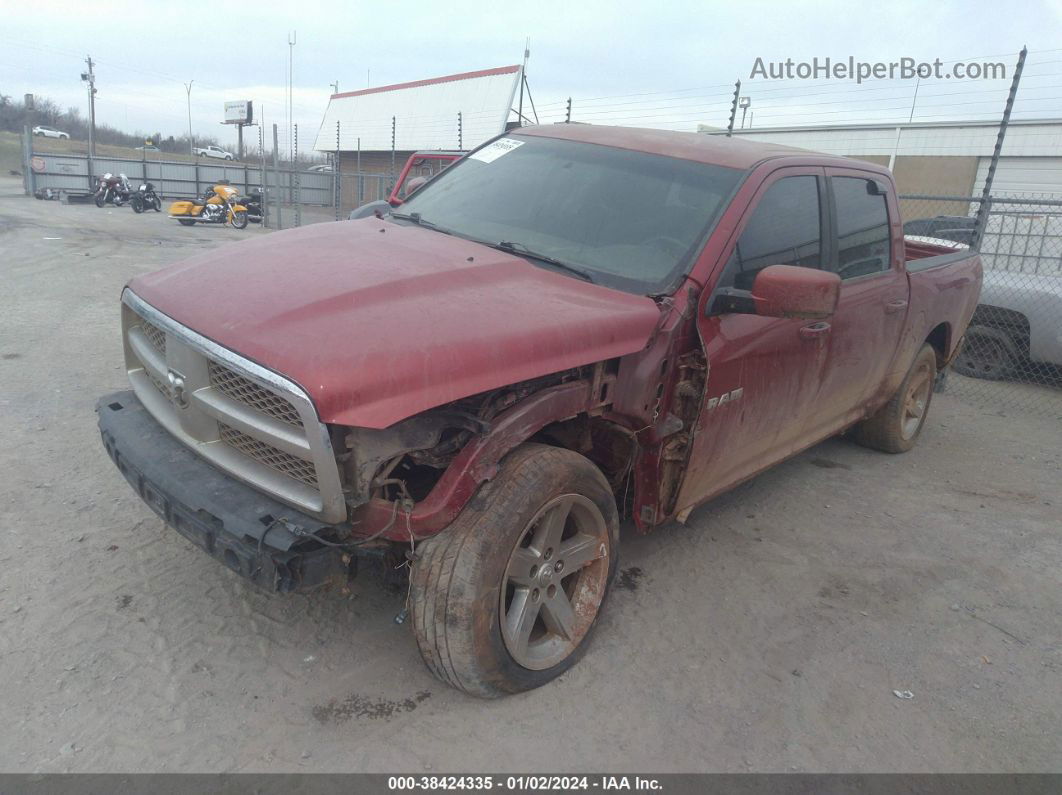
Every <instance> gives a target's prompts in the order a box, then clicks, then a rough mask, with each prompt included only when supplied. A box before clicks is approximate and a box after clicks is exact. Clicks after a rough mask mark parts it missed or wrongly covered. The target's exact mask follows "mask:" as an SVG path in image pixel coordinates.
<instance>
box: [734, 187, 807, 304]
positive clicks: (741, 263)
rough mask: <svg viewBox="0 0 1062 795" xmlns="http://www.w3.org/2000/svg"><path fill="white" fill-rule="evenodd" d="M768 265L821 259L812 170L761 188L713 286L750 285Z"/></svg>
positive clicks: (798, 263) (804, 265)
mask: <svg viewBox="0 0 1062 795" xmlns="http://www.w3.org/2000/svg"><path fill="white" fill-rule="evenodd" d="M768 265H798V266H801V267H805V268H819V267H821V265H822V215H821V213H820V210H819V181H818V178H817V177H815V176H812V175H806V176H803V175H802V176H796V177H783V178H782V179H780V180H778V181H777V182H775V183H774V184H773V185H771V186H770V187H769V188H768V189H767V192H766V193H764V194H763V196H762V198H761V199H760V201H759V203H758V204H757V205H756V208H755V209H754V210H753V213H752V218H750V219H749V223H748V225H747V226H746V227H745V229H744V231H743V232H742V233H741V237H740V238H739V239H738V242H737V244H736V245H735V246H734V251H733V253H732V254H731V255H730V259H729V260H727V264H726V268H725V269H724V270H723V275H722V276H721V277H720V279H719V284H718V287H719V288H730V287H732V288H736V289H738V290H751V289H752V282H753V281H754V280H755V278H756V274H757V273H759V272H760V271H761V270H763V269H764V268H766V267H767V266H768Z"/></svg>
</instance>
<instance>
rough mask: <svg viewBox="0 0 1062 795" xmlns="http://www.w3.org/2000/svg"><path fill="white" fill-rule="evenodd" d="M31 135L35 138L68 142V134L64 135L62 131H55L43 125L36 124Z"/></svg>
mask: <svg viewBox="0 0 1062 795" xmlns="http://www.w3.org/2000/svg"><path fill="white" fill-rule="evenodd" d="M33 134H34V135H37V136H42V137H44V138H60V139H62V138H65V139H66V140H68V141H69V140H70V134H69V133H65V132H63V131H62V130H57V129H55V128H54V127H45V126H44V125H43V124H38V125H37V126H36V127H34V128H33Z"/></svg>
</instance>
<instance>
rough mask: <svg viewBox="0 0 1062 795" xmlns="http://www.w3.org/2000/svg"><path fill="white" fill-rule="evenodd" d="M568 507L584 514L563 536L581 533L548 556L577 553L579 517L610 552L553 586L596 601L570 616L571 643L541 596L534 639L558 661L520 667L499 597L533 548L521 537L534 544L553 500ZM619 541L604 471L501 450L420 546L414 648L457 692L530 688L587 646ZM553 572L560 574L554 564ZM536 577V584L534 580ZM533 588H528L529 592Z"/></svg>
mask: <svg viewBox="0 0 1062 795" xmlns="http://www.w3.org/2000/svg"><path fill="white" fill-rule="evenodd" d="M573 495H574V496H573ZM558 501H559V502H558ZM567 503H575V504H576V505H578V506H581V507H579V508H578V510H577V511H576V510H575V509H569V510H572V511H573V513H572V514H571V515H572V516H575V513H577V512H579V511H582V512H583V513H582V514H580V516H579V517H576V518H575V519H569V520H562V521H561V524H562V525H563V526H564V527H567V528H568V530H565V531H564V532H565V533H568V532H575V531H578V533H579V535H578V536H571V537H567V536H565V541H566V542H567V543H566V544H562V545H559V546H558V547H557V550H558V552H557V553H556V555H557V556H556V557H554V558H553V560H555V561H557V562H558V563H559V562H560V557H561V551H560V550H561V549H562V546H563V547H564V548H565V549H573V548H574V545H573V544H571V542H572V540H573V539H575V538H584V536H583V534H582V530H581V529H580V528H581V527H582V525H581V524H580V522H585V521H586V519H585V517H590V516H593V517H596V518H598V519H600V520H601V524H600V527H601V536H600V537H601V539H602V543H605V544H607V548H606V549H605V550H604V551H605V555H604V557H598V556H599V555H600V545H597V546H596V547H595V550H596V551H595V552H594V553H593V555H594V557H595V558H596V559H595V560H591V561H590V562H588V563H587V564H585V567H580V568H577V569H575V571H577V572H578V573H577V574H572V573H571V571H569V572H568V574H565V575H559V576H563V577H564V578H565V580H564V582H565V583H566V584H565V585H560V583H559V582H558V586H559V587H561V588H562V589H564V590H567V589H569V588H570V589H571V590H572V591H573V592H574V593H575V594H576V595H578V594H586V593H590V594H591V595H592V597H593V598H596V599H597V607H596V608H595V609H594V610H593V612H592V613H591V612H590V611H585V610H584V611H581V612H580V613H579V617H578V618H576V619H575V621H576V623H577V626H576V627H575V631H573V632H571V633H570V634H571V635H573V636H574V637H575V638H576V640H575V641H574V646H572V643H571V642H564V641H563V639H562V638H560V637H559V636H551V635H550V634H549V633H550V630H549V627H548V622H549V619H550V617H551V616H552V615H553V614H552V612H551V611H550V610H549V609H547V604H546V603H545V602H543V603H542V605H541V606H540V608H539V611H540V612H539V613H537V615H540V616H541V618H542V622H543V623H537V622H538V621H539V619H535V621H536V623H535V625H534V626H535V628H536V630H537V631H538V633H539V634H538V638H539V639H538V641H537V642H536V644H535V645H539V646H542V645H545V646H547V647H549V648H553V649H558V650H559V651H558V653H559V654H561V655H563V658H562V659H559V661H556V662H552V659H551V658H549V657H548V656H547V657H544V658H542V662H543V664H544V665H546V664H548V667H542V666H539V667H537V668H536V667H526V666H525V665H521V664H520V663H519V662H517V660H516V659H515V658H514V656H513V654H511V653H510V651H509V646H508V645H507V643H509V642H510V641H507V640H506V638H505V637H503V631H502V621H504V620H505V613H504V611H505V610H506V607H505V604H504V601H505V599H507V598H509V597H508V596H507V594H509V593H512V592H513V591H512V585H511V582H512V581H511V580H510V573H511V571H512V570H513V568H512V567H513V562H514V561H516V560H517V557H516V556H517V555H518V554H523V553H525V552H527V553H531V552H533V550H532V547H520V549H518V545H520V544H521V542H522V540H523V539H528V538H531V537H534V538H535V539H536V540H537V538H538V536H537V535H536V533H537V532H538V528H540V527H541V528H543V530H545V529H546V524H545V522H544V521H538V522H536V523H534V524H532V520H533V519H535V518H536V517H539V516H540V515H541V516H542V517H543V518H544V517H546V516H549V515H550V514H549V513H548V512H549V511H551V510H554V508H551V507H550V506H559V505H563V504H567ZM543 511H545V512H546V513H544V514H543ZM563 515H565V516H567V515H569V514H567V513H565V514H563ZM534 543H535V542H532V544H534ZM618 547H619V516H618V513H617V511H616V501H615V498H614V497H613V495H612V490H611V489H610V488H609V485H608V482H607V481H606V480H605V477H604V475H602V474H601V472H600V470H598V468H597V467H596V466H594V465H593V464H592V463H591V462H590V461H589V460H587V459H586V458H584V457H583V456H581V455H579V454H578V453H575V452H572V451H570V450H564V449H561V448H556V447H549V446H547V445H541V444H524V445H521V446H520V447H518V448H517V449H516V450H515V451H513V452H512V453H510V454H509V455H508V456H506V458H505V459H504V460H503V461H502V462H501V464H500V468H499V471H498V474H497V475H496V476H495V477H494V479H493V480H491V481H489V482H488V483H486V484H484V486H483V487H482V488H481V489H480V490H479V492H478V493H477V494H476V495H475V496H474V497H473V498H472V500H470V501H469V503H468V505H466V506H465V509H464V510H463V511H462V512H461V515H460V516H458V518H457V519H456V520H455V521H454V523H453V524H452V525H451V526H450V527H448V528H447V529H446V530H444V531H443V532H442V533H440V534H439V535H437V536H435V537H433V538H431V539H428V540H427V541H423V542H421V543H420V545H419V546H418V547H417V557H416V561H415V563H414V566H413V569H412V573H411V583H410V608H411V613H412V618H413V621H412V624H413V631H414V634H415V635H416V639H417V645H418V647H419V648H420V653H421V656H422V657H423V658H424V662H425V664H426V665H427V667H428V669H429V670H430V671H431V672H432V673H433V674H434V675H435V676H436V677H438V678H439V679H440V680H442V681H443V682H445V683H447V684H449V685H451V686H453V687H455V688H457V689H458V690H463V691H464V692H466V693H469V694H472V695H476V696H481V697H486V698H493V697H497V696H502V695H505V694H507V693H518V692H522V691H525V690H531V689H533V688H536V687H540V686H541V685H544V684H546V683H547V682H549V681H550V680H552V679H554V678H556V677H557V676H559V675H560V674H562V673H564V671H566V670H568V669H569V668H570V667H571V666H573V665H574V664H575V663H576V662H578V660H579V658H581V657H582V655H583V654H584V653H585V651H586V648H587V646H588V645H589V642H590V637H591V635H592V634H593V630H594V628H595V626H596V625H597V623H598V622H597V619H598V617H599V616H600V612H601V605H603V603H604V601H605V599H606V598H607V595H608V589H609V586H610V585H611V583H612V580H613V578H614V576H615V574H616V569H617V561H618V555H617V552H618ZM585 548H586V546H585V545H584V549H585ZM535 554H537V553H535ZM573 555H574V553H573ZM544 559H546V558H540V560H544ZM573 565H574V564H573ZM536 568H538V567H536ZM542 568H548V566H543V567H542ZM557 570H558V571H560V570H561V569H560V567H559V566H558V567H557ZM521 571H522V569H521ZM551 576H553V575H551ZM538 579H539V578H536V579H535V580H534V581H533V583H532V584H533V585H537V583H538ZM588 584H589V585H588ZM530 587H531V586H529V587H528V590H527V591H526V592H525V594H530ZM542 593H543V594H545V593H546V590H542ZM552 593H553V594H554V595H556V593H557V592H556V590H554V591H553V592H552ZM562 593H563V591H562ZM542 598H543V599H545V597H544V596H543V597H542ZM513 599H514V601H513V604H515V597H513ZM565 603H566V604H568V603H569V602H567V600H565ZM585 603H586V602H584V604H585ZM572 615H573V616H575V613H573V614H572ZM507 626H508V625H507ZM506 634H507V636H508V634H509V633H508V630H507V633H506ZM532 637H533V635H532ZM543 637H544V638H545V640H546V641H547V642H546V643H545V644H543ZM550 644H552V645H550ZM525 645H526V646H527V647H528V648H530V647H531V645H533V644H530V643H527V642H526V641H525Z"/></svg>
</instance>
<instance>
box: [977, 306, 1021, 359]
mask: <svg viewBox="0 0 1062 795" xmlns="http://www.w3.org/2000/svg"><path fill="white" fill-rule="evenodd" d="M970 325H971V326H988V327H989V328H994V329H998V330H1000V331H1002V332H1004V333H1006V334H1007V335H1008V336H1009V337H1010V338H1011V339H1012V340H1014V344H1015V345H1017V346H1018V349H1019V350H1021V351H1022V352H1023V353H1025V354H1028V352H1029V338H1030V336H1031V331H1030V327H1029V318H1027V317H1025V315H1023V314H1022V313H1021V312H1018V311H1017V310H1015V309H1005V308H1003V307H1001V306H992V305H991V304H978V305H977V309H976V310H975V311H974V316H973V320H971V321H970Z"/></svg>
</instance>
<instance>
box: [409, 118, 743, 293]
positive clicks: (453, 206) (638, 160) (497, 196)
mask: <svg viewBox="0 0 1062 795" xmlns="http://www.w3.org/2000/svg"><path fill="white" fill-rule="evenodd" d="M743 173H744V172H742V171H739V170H737V169H732V168H724V167H722V166H713V165H708V164H705V163H696V162H693V161H690V160H679V159H677V158H672V157H664V156H662V155H652V154H646V153H645V152H633V151H628V150H625V149H615V148H612V147H607V146H600V145H597V144H588V143H581V142H574V141H562V140H557V139H553V138H539V137H531V136H527V137H520V136H511V137H506V138H502V139H500V140H498V141H495V142H494V143H492V144H488V145H487V146H485V147H483V148H482V149H479V150H478V151H476V152H473V153H472V154H471V155H469V156H468V157H466V158H464V159H463V160H461V161H459V162H458V163H455V164H454V165H453V166H451V167H450V168H448V169H447V170H446V173H445V174H442V175H440V176H439V177H438V178H437V179H435V180H433V181H432V182H430V183H429V184H427V185H425V186H424V187H423V188H422V189H421V190H419V191H418V192H417V193H416V195H415V196H413V197H412V198H411V199H409V201H407V202H406V203H405V204H403V205H402V211H401V212H402V213H404V214H408V215H413V214H416V216H417V218H418V219H422V220H423V221H424V222H425V224H426V225H427V224H431V225H434V226H436V227H438V228H440V229H443V230H445V231H447V232H452V233H454V234H457V235H461V236H462V237H468V238H471V239H473V240H478V241H481V242H484V243H488V244H491V245H497V244H499V243H505V244H508V246H509V247H510V248H511V249H513V250H514V251H515V253H517V254H518V255H520V256H527V257H528V258H529V259H530V261H531V262H534V263H535V264H541V265H542V266H543V267H547V268H551V267H553V266H552V265H551V264H550V263H549V262H545V261H543V260H539V261H538V262H536V260H535V257H534V255H535V254H538V255H541V256H542V257H544V258H547V259H553V260H556V261H558V262H559V263H564V264H566V265H569V266H572V267H574V268H577V269H578V270H581V271H584V272H586V273H587V274H588V275H589V276H591V277H592V278H593V281H595V282H597V283H599V284H604V285H607V286H609V287H614V288H616V289H620V290H624V291H626V292H632V293H636V294H641V295H646V294H653V293H659V292H665V291H667V290H668V289H669V288H671V287H672V286H673V285H674V283H675V281H676V280H677V279H678V277H679V276H681V275H682V274H683V273H685V271H686V269H687V268H688V267H689V265H690V262H691V260H692V258H693V257H694V256H695V255H696V253H697V251H698V250H699V248H700V246H701V244H702V243H703V241H704V238H705V235H706V234H707V233H708V232H709V231H710V229H711V227H712V225H713V224H714V222H715V220H716V218H717V216H718V214H719V213H720V212H721V210H722V209H723V207H725V205H726V200H727V199H728V198H729V196H730V195H731V193H732V192H733V190H734V189H735V187H736V186H737V184H738V182H739V181H740V179H741V178H742V176H743Z"/></svg>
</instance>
